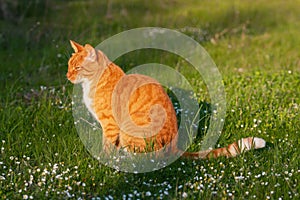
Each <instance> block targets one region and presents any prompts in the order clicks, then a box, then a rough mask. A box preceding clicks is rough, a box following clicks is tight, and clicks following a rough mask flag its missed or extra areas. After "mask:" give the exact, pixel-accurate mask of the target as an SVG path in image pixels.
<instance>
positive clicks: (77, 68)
mask: <svg viewBox="0 0 300 200" xmlns="http://www.w3.org/2000/svg"><path fill="white" fill-rule="evenodd" d="M80 69H81V67H80V66H77V67H73V70H75V71H78V70H80Z"/></svg>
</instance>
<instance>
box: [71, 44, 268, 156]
mask: <svg viewBox="0 0 300 200" xmlns="http://www.w3.org/2000/svg"><path fill="white" fill-rule="evenodd" d="M70 42H71V45H72V47H73V49H74V51H75V53H73V55H72V57H71V58H70V60H69V62H68V65H69V66H68V73H67V78H68V79H69V80H70V81H71V82H72V83H74V84H76V83H81V84H82V87H83V100H84V103H85V105H86V107H87V108H88V110H89V112H90V113H91V114H92V115H93V116H94V117H95V118H96V119H97V120H98V121H99V122H100V124H101V127H102V129H103V149H104V151H106V152H109V149H110V145H114V146H115V147H117V148H118V149H119V148H125V149H126V150H128V151H132V152H147V151H150V150H149V149H148V145H147V144H149V143H151V144H152V145H151V148H152V149H151V151H152V150H155V151H157V150H160V149H162V148H163V147H165V146H167V145H168V151H170V152H171V153H183V154H182V155H183V156H184V157H190V158H195V159H197V158H208V157H218V156H227V157H234V156H236V155H238V154H240V153H241V152H243V151H246V150H250V149H258V148H263V147H264V146H265V141H264V140H263V139H261V138H256V137H249V138H242V139H240V140H239V141H237V142H234V143H232V144H230V145H228V146H227V147H223V148H218V149H213V150H206V151H200V152H191V153H190V152H183V151H182V150H179V149H178V148H177V145H176V144H177V119H176V113H175V110H174V108H173V105H172V102H171V101H170V99H169V97H168V95H167V94H166V92H165V91H164V89H163V88H162V86H161V85H160V84H159V83H158V82H157V81H156V80H154V79H152V78H150V77H147V76H144V75H139V74H131V75H126V74H125V73H124V72H123V71H122V69H121V68H120V67H118V66H117V65H115V64H114V63H113V62H111V61H110V60H109V59H108V58H107V57H106V55H104V53H103V52H101V51H100V50H96V49H94V48H93V47H92V46H91V45H89V44H86V45H85V46H82V45H80V44H78V43H76V42H73V41H70Z"/></svg>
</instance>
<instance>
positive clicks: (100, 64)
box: [67, 40, 110, 83]
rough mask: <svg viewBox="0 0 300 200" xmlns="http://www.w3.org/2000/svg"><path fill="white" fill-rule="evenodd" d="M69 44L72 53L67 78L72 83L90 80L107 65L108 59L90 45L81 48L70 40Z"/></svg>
mask: <svg viewBox="0 0 300 200" xmlns="http://www.w3.org/2000/svg"><path fill="white" fill-rule="evenodd" d="M70 43H71V46H72V48H73V49H74V53H73V54H72V57H71V58H70V59H69V62H68V73H67V78H68V79H69V80H70V81H71V82H72V83H81V82H83V81H84V80H89V79H91V78H92V77H93V75H95V73H96V72H97V71H99V70H101V69H104V68H105V67H106V66H107V65H108V64H109V62H110V61H109V60H108V58H107V57H106V56H105V55H104V54H103V53H102V52H101V51H99V50H96V49H95V48H94V47H92V46H91V45H89V44H86V45H84V46H82V45H80V44H78V43H76V42H74V41H72V40H71V41H70Z"/></svg>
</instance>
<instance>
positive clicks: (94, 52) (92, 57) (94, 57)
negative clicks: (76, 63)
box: [84, 44, 97, 62]
mask: <svg viewBox="0 0 300 200" xmlns="http://www.w3.org/2000/svg"><path fill="white" fill-rule="evenodd" d="M84 48H85V50H86V51H87V52H88V55H87V57H86V59H87V60H89V61H92V62H94V61H96V60H97V50H96V49H94V47H92V46H91V45H89V44H86V45H84Z"/></svg>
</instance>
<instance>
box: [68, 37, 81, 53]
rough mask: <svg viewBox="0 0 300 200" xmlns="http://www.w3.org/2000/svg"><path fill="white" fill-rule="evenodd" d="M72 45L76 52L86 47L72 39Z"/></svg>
mask: <svg viewBox="0 0 300 200" xmlns="http://www.w3.org/2000/svg"><path fill="white" fill-rule="evenodd" d="M70 43H71V46H72V48H73V49H74V51H75V53H77V52H80V51H82V50H83V49H84V47H83V46H82V45H80V44H78V43H76V42H74V41H72V40H70Z"/></svg>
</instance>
